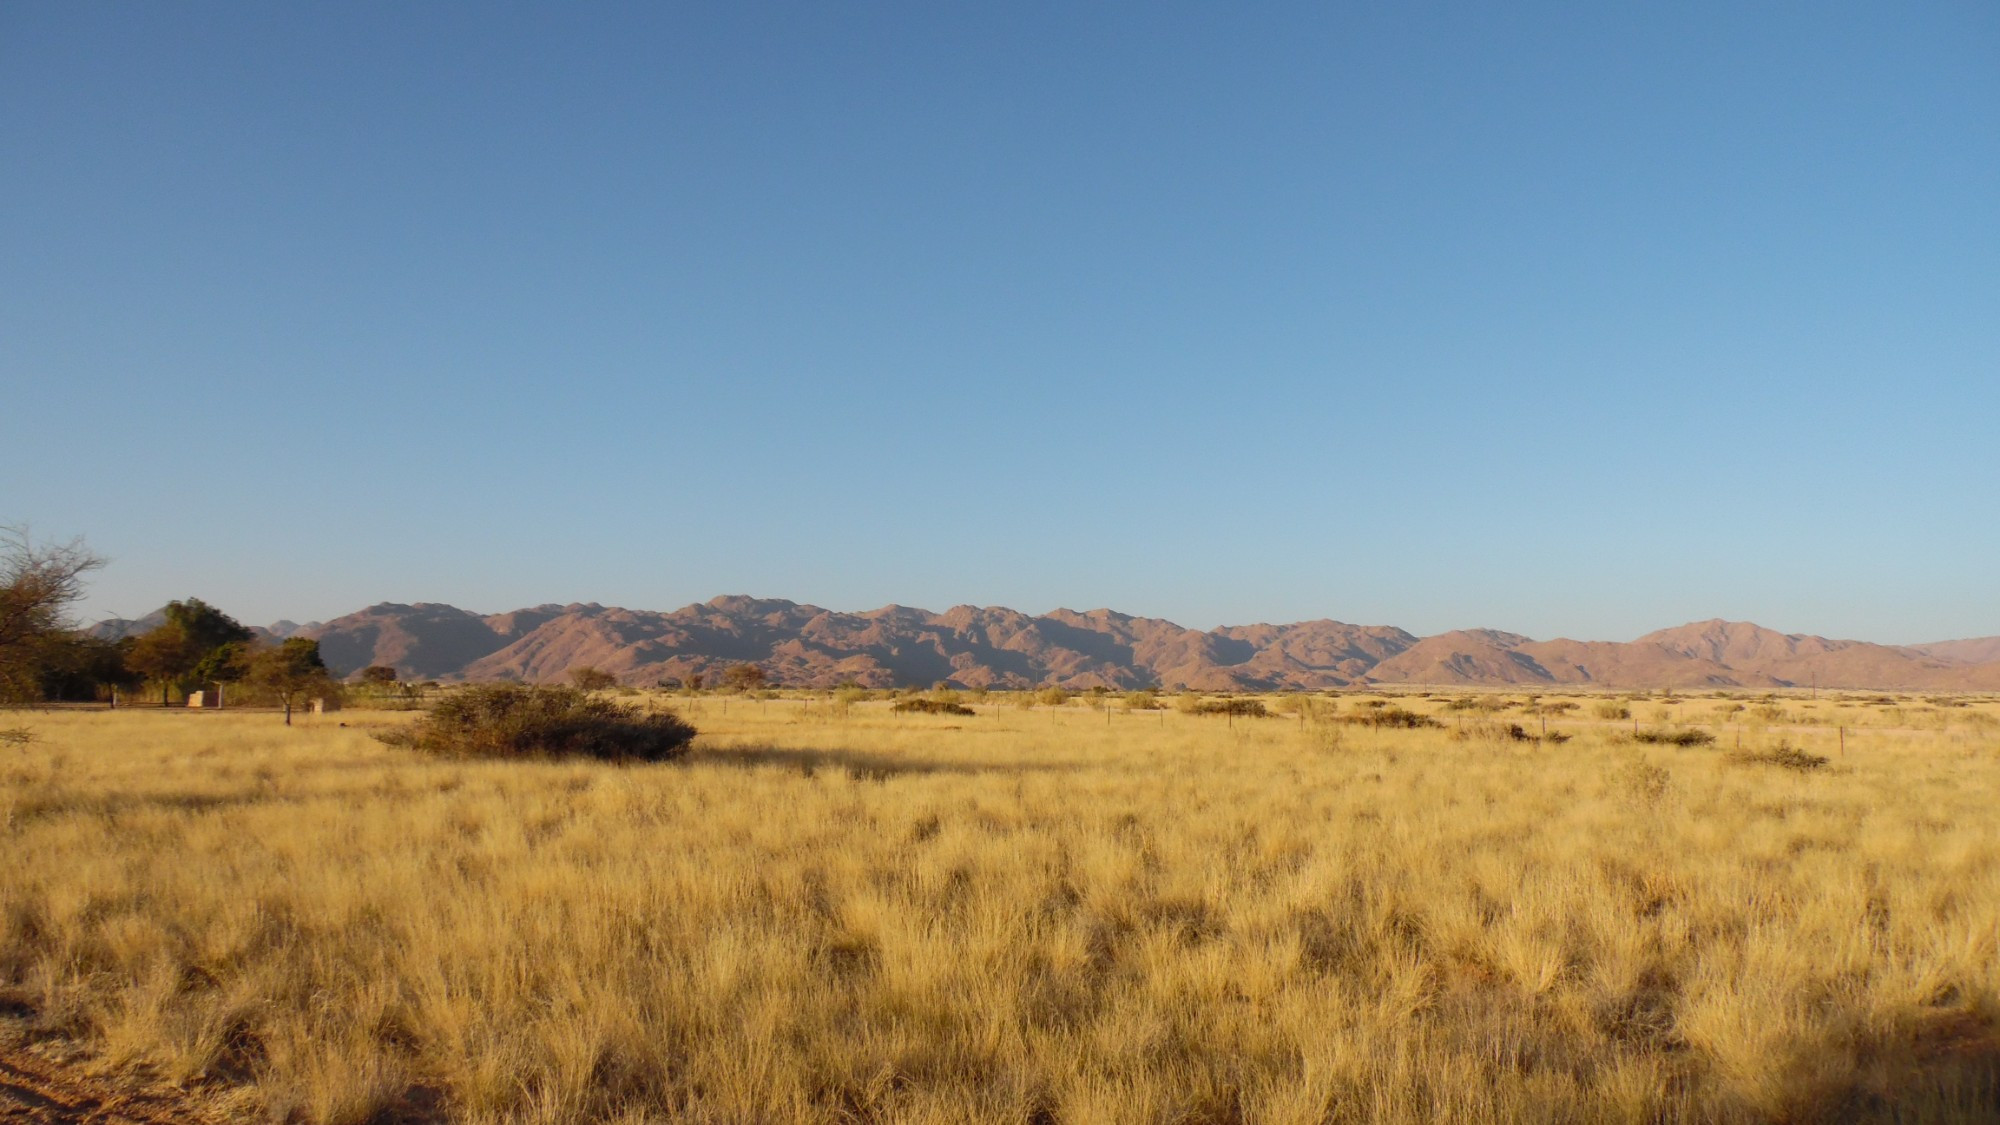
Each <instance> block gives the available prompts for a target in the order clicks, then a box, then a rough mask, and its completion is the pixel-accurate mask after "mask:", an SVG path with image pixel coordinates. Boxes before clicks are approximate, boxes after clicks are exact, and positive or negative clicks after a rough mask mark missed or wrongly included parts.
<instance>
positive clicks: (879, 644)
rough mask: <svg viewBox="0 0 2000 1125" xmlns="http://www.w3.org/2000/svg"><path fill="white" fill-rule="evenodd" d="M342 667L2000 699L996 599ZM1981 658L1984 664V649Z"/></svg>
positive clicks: (493, 642)
mask: <svg viewBox="0 0 2000 1125" xmlns="http://www.w3.org/2000/svg"><path fill="white" fill-rule="evenodd" d="M302 632H303V633H304V634H305V635H309V636H314V637H317V638H318V639H319V641H320V645H321V651H322V653H323V654H324V655H325V657H326V660H327V663H328V664H329V665H331V666H332V667H334V668H337V669H339V670H341V671H343V672H350V673H351V672H353V671H355V670H357V669H359V668H362V667H365V666H367V665H369V664H386V665H389V666H391V667H394V668H396V669H397V670H398V671H399V672H400V673H401V674H402V675H403V676H404V677H406V678H419V679H440V680H523V681H530V682H542V681H551V680H560V679H563V678H565V677H566V676H567V675H568V673H569V671H570V670H571V669H574V668H578V667H582V666H585V665H589V666H593V667H597V668H602V669H604V670H605V671H608V672H611V673H613V674H614V675H616V676H617V677H618V678H619V679H620V680H621V681H623V682H625V683H628V684H640V685H650V684H654V683H658V682H661V681H680V680H683V679H685V678H687V677H689V676H693V675H701V676H705V677H709V678H710V680H711V682H712V681H713V678H714V677H715V676H717V675H719V674H720V673H721V672H722V671H723V670H724V669H726V668H727V667H729V666H730V665H733V664H743V663H754V664H757V665H760V666H761V667H762V668H763V669H764V670H765V671H766V672H767V673H768V674H769V675H770V676H771V678H772V679H773V680H774V681H775V682H778V683H784V684H796V685H800V686H818V687H827V686H832V685H835V684H839V683H847V682H853V683H859V684H863V685H866V686H870V687H889V686H900V685H906V684H918V685H928V684H932V683H936V682H939V681H948V682H951V683H954V684H957V685H959V686H962V687H993V688H1019V687H1032V686H1037V685H1040V684H1048V683H1055V684H1061V685H1064V686H1066V687H1072V688H1087V687H1094V686H1103V687H1108V688H1117V689H1130V688H1138V687H1167V688H1174V687H1182V686H1185V687H1189V688H1196V689H1202V690H1273V689H1305V690H1315V689H1325V688H1337V687H1346V686H1352V685H1359V684H1368V683H1380V684H1435V685H1467V686H1507V685H1520V686H1523V687H1532V686H1536V685H1549V686H1555V685H1597V686H1604V687H1661V688H1722V687H1740V688H1775V687H1788V686H1796V687H1805V686H1811V685H1814V684H1817V685H1818V686H1820V687H1824V688H1869V689H1882V690H1893V689H1902V690H1942V691H1964V690H1974V691H1982V690H1983V691H2000V655H1993V654H2000V640H1996V639H1994V638H1986V639H1978V640H1969V641H1956V642H1939V643H1937V644H1932V645H1915V646H1903V647H1899V646H1891V645H1876V644H1868V643H1866V642H1861V641H1839V640H1828V639H1826V638H1824V637H1814V636H1806V635H1801V634H1785V633H1778V632H1775V631H1773V630H1770V629H1765V628H1762V627H1760V626H1756V625H1751V624H1747V623H1743V622H1726V621H1703V622H1695V623H1693V624H1689V625H1683V626H1680V627H1678V628H1674V629H1663V630H1660V631H1658V632H1655V633H1648V634H1647V635H1646V636H1644V637H1641V638H1639V639H1638V640H1636V641H1631V642H1614V641H1574V640H1566V639H1557V640H1551V641H1537V640H1532V639H1530V638H1528V637H1524V636H1521V635H1519V634H1516V633H1506V632H1501V631H1498V630H1493V629H1469V630H1459V631H1455V632H1450V633H1442V634H1439V635H1437V636H1434V637H1424V638H1418V637H1416V636H1413V635H1412V634H1410V633H1407V632H1405V631H1403V630H1401V629H1396V628H1392V627H1388V626H1364V625H1348V624H1345V623H1342V622H1339V621H1326V620H1321V621H1304V622H1299V623H1296V624H1291V625H1236V626H1228V627H1225V628H1220V629H1213V630H1208V631H1200V630H1195V629H1188V628H1184V627H1182V626H1180V625H1176V624H1174V623H1173V622H1171V621H1165V620H1162V619H1160V618H1151V617H1133V616H1131V615H1129V614H1123V613H1118V612H1116V611H1113V610H1108V609H1094V610H1090V611H1088V612H1077V611H1074V610H1067V609H1059V610H1055V611H1053V612H1050V613H1046V614H1042V615H1040V616H1029V615H1028V614H1024V613H1020V612H1018V611H1016V610H1011V609H1006V608H1004V607H999V606H970V605H961V606H954V607H952V608H951V609H948V610H946V611H944V612H943V613H934V612H931V611H929V610H924V609H914V608H911V607H909V606H900V605H889V606H883V607H882V608H881V609H876V610H869V611H867V612H864V613H841V612H836V611H833V610H827V609H823V608H821V607H819V606H814V605H802V604H800V603H797V602H790V601H784V600H781V599H763V598H749V597H720V598H716V599H714V600H712V601H708V602H703V603H700V604H697V605H690V606H685V607H682V608H681V609H677V610H672V611H669V612H658V611H650V610H632V609H621V608H617V607H610V606H601V605H597V604H594V603H591V604H573V605H564V606H557V605H544V606H537V607H535V608H533V609H522V610H515V611H513V612H511V613H504V614H494V615H490V616H482V615H479V614H474V613H470V612H467V611H465V610H461V609H457V608H455V607H452V606H447V605H437V604H418V605H400V604H396V603H383V604H382V605H377V606H371V607H369V608H368V609H365V610H362V611H360V612H359V613H354V614H349V615H348V616H346V617H342V618H338V619H336V620H333V621H329V622H326V623H325V624H322V625H314V626H309V627H307V628H305V629H304V630H303V631H302ZM1989 657H1990V658H1989Z"/></svg>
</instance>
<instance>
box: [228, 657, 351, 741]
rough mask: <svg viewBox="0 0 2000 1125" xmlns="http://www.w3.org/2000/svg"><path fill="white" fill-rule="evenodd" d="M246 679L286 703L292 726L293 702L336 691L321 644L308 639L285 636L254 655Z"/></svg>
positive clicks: (286, 720) (287, 717)
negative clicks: (314, 694)
mask: <svg viewBox="0 0 2000 1125" xmlns="http://www.w3.org/2000/svg"><path fill="white" fill-rule="evenodd" d="M247 678H248V679H249V681H250V682H251V683H253V684H256V685H257V686H259V687H262V688H265V689H268V690H270V691H272V692H274V693H276V694H277V695H278V697H279V698H280V699H282V700H284V703H285V725H286V726H291V725H292V704H293V703H295V702H297V701H298V700H300V699H303V698H305V697H306V696H308V695H311V694H313V693H315V692H318V693H320V694H322V695H331V694H332V693H333V692H334V691H335V690H336V685H335V684H334V682H333V675H332V673H330V672H328V671H327V670H326V662H325V661H323V660H321V659H320V655H319V642H318V641H315V640H312V639H310V638H308V637H286V638H285V639H284V640H283V641H280V642H279V643H278V644H277V645H275V646H273V647H271V648H266V649H260V650H258V651H257V652H255V653H254V654H252V655H251V657H250V659H249V668H248V675H247Z"/></svg>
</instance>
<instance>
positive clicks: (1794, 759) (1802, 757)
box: [1729, 742, 1832, 773]
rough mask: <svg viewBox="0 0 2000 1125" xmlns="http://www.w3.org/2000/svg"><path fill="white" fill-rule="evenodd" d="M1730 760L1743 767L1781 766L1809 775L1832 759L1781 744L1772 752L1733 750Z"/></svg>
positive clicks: (1771, 750)
mask: <svg viewBox="0 0 2000 1125" xmlns="http://www.w3.org/2000/svg"><path fill="white" fill-rule="evenodd" d="M1729 760H1730V761H1732V762H1735V763H1736V764H1737V765H1743V766H1779V767H1781V768H1783V769H1788V770H1797V771H1799V772H1800V773H1808V772H1810V771H1812V770H1816V769H1819V768H1820V767H1822V766H1824V765H1826V764H1827V762H1829V761H1831V760H1832V759H1829V758H1827V757H1825V756H1823V755H1820V754H1808V753H1806V752H1805V751H1804V750H1795V749H1793V748H1792V747H1790V746H1787V745H1786V744H1784V743H1782V742H1780V743H1778V745H1777V746H1776V747H1774V748H1772V749H1770V750H1733V751H1731V752H1730V754H1729Z"/></svg>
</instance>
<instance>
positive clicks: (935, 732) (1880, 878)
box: [0, 688, 2000, 1125]
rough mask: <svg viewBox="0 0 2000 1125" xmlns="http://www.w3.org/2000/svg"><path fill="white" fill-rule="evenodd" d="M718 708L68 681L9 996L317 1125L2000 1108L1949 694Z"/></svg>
mask: <svg viewBox="0 0 2000 1125" xmlns="http://www.w3.org/2000/svg"><path fill="white" fill-rule="evenodd" d="M555 690H560V691H573V690H574V689H569V688H562V689H555ZM458 694H460V693H458V692H453V693H451V697H456V696H457V695H458ZM593 698H600V697H593ZM1545 698H1546V697H1545ZM1397 700H1398V701H1399V702H1400V703H1402V704H1403V705H1404V706H1407V707H1409V708H1410V709H1412V710H1432V709H1436V708H1437V707H1439V706H1440V704H1441V703H1442V702H1444V701H1443V700H1439V701H1434V702H1431V703H1428V704H1425V703H1420V702H1417V701H1415V700H1414V699H1413V698H1412V697H1410V696H1398V697H1397ZM669 701H670V698H669V697H667V696H663V695H656V696H653V697H652V698H651V699H650V700H649V702H651V703H653V704H655V705H661V704H664V703H667V702H669ZM1266 702H1269V700H1268V699H1267V700H1266ZM725 703H726V704H727V715H726V717H724V716H721V715H719V714H717V713H718V712H720V711H722V709H723V706H724V704H725ZM1690 703H1691V704H1694V705H1699V706H1701V707H1702V708H1703V709H1704V713H1706V708H1707V704H1706V703H1705V702H1704V701H1703V700H1701V699H1690ZM696 705H697V706H700V707H702V708H703V709H704V710H703V716H702V717H701V719H700V720H699V721H700V722H701V724H702V726H703V733H704V738H703V740H702V746H701V748H700V750H699V751H697V752H694V753H691V754H689V755H688V756H687V757H686V758H684V759H683V760H682V762H681V764H679V765H677V766H675V767H674V768H672V769H663V770H656V769H641V770H632V769H603V768H599V767H598V766H596V765H595V764H594V763H590V762H576V761H564V760H538V759H536V758H530V759H528V760H517V761H479V762H471V761H467V760H464V759H461V758H457V757H432V756H427V755H416V754H408V753H400V752H396V751H393V750H389V749H387V748H385V747H383V746H381V745H379V744H378V743H376V742H374V741H373V740H371V739H370V737H369V732H368V731H366V730H362V729H357V727H358V724H357V725H356V727H349V728H347V729H343V728H341V727H339V726H338V725H337V724H334V723H330V722H322V723H318V724H316V725H308V726H302V727H298V728H294V729H293V730H291V731H286V730H284V729H283V728H280V727H278V726H277V724H276V723H274V722H271V721H270V719H269V717H268V716H261V715H246V716H241V717H239V716H235V715H231V714H223V715H210V716H204V717H202V718H201V719H200V720H199V721H189V720H188V719H187V718H186V717H185V715H184V713H183V712H178V711H177V712H171V713H166V714H162V713H161V712H159V711H158V710H145V711H140V710H137V709H133V710H121V711H119V712H116V713H102V712H98V713H84V712H78V711H52V712H49V713H46V714H40V715H37V716H36V718H35V728H36V732H37V735H38V737H37V738H36V739H35V740H34V741H33V742H30V743H27V744H25V745H19V746H12V747H9V748H8V749H7V750H6V752H5V753H4V754H0V826H4V827H0V872H5V873H6V874H5V877H4V878H0V1004H5V1005H6V1007H7V1010H8V1011H9V1012H10V1013H13V1014H14V1015H15V1016H16V1017H17V1018H18V1020H19V1022H21V1023H22V1024H24V1025H25V1026H27V1027H28V1028H29V1029H31V1031H32V1033H33V1034H34V1035H36V1036H42V1037H47V1040H48V1041H49V1042H50V1043H56V1042H58V1041H60V1042H61V1043H62V1044H64V1045H65V1049H71V1048H72V1047H73V1049H75V1050H76V1051H78V1052H80V1053H81V1054H82V1056H83V1057H85V1058H86V1059H87V1060H88V1063H89V1065H90V1066H91V1067H92V1068H93V1069H94V1070H95V1071H96V1072H97V1073H99V1074H102V1075H105V1076H107V1081H115V1080H116V1079H117V1077H118V1076H120V1075H128V1074H135V1073H143V1074H149V1075H152V1076H155V1077H157V1078H158V1079H159V1080H161V1081H164V1082H171V1083H178V1084H183V1085H186V1086H190V1087H195V1086H205V1085H210V1084H217V1085H223V1086H232V1087H234V1088H235V1095H234V1096H240V1097H241V1098H242V1099H244V1101H243V1102H242V1103H241V1107H242V1112H241V1113H240V1114H237V1115H235V1116H234V1117H232V1118H230V1119H235V1120H272V1121H290V1122H295V1123H297V1125H335V1123H341V1125H356V1123H359V1122H366V1121H370V1120H374V1121H414V1120H440V1119H441V1120H453V1121H478V1122H494V1123H498V1122H555V1121H599V1120H602V1121H626V1122H633V1123H636V1122H640V1121H650V1120H661V1119H670V1120H686V1121H705V1122H738V1121H743V1122H751V1121H755V1122H767V1123H770V1125H784V1123H792V1122H799V1123H811V1125H819V1123H828V1125H831V1123H834V1122H884V1123H886V1122H910V1123H918V1122H937V1121H968V1120H982V1121H984V1120H1004V1121H1017V1122H1025V1121H1040V1122H1050V1123H1058V1125H1103V1123H1109V1122H1120V1123H1122V1122H1126V1121H1145V1122H1176V1123H1178V1125H1223V1123H1242V1122H1301V1123H1303V1122H1326V1121H1347V1120H1354V1121H1369V1122H1376V1123H1380V1125H1413V1123H1415V1122H1425V1121H1439V1120H1451V1121H1466V1122H1527V1121H1562V1122H1596V1121H1653V1122H1679V1121H1690V1122H1692V1121H1701V1122H1713V1123H1715V1125H1752V1123H1761V1122H1778V1121H1785V1122H1815V1121H1842V1122H1847V1121H1855V1122H1880V1123H1885V1125H1886V1123H1887V1122H1891V1121H1931V1122H1950V1121H1978V1120H1990V1119H1991V1118H1992V1116H1993V1112H1992V1111H1993V1092H1994V1089H1995V1086H1994V1069H1993V1068H1994V1061H1995V1059H1996V1058H2000V1017H1997V1016H1996V1013H2000V961H1996V959H1995V958H1994V957H1993V956H1992V935H1993V934H1994V932H1995V927H1996V925H2000V905H1996V904H2000V836H1996V833H1995V831H1994V825H1993V820H1992V817H1991V815H1990V810H1991V809H1992V808H1993V806H1994V805H1995V803H1996V802H2000V755H1996V754H1995V753H1993V750H1994V746H1995V744H1994V742H1993V737H1994V735H1993V733H1992V732H1991V731H1990V730H1987V731H1982V730H1980V729H1976V728H1973V727H1971V726H1970V725H1968V723H1967V722H1965V721H1963V720H1962V719H1961V720H1960V721H1956V722H1954V723H1952V724H1951V725H1950V726H1949V727H1944V726H1940V727H1936V728H1924V729H1916V730H1911V729H1896V728H1895V727H1893V726H1892V725H1890V724H1889V723H1888V721H1887V716H1886V715H1884V714H1883V713H1881V712H1879V711H1876V712H1866V713H1853V714H1851V715H1849V716H1848V717H1849V718H1850V719H1851V720H1852V722H1853V723H1854V724H1859V725H1858V726H1854V725H1851V726H1850V729H1849V736H1848V742H1849V754H1848V756H1847V757H1846V758H1843V759H1842V760H1841V761H1840V763H1839V767H1840V768H1832V767H1830V766H1824V765H1822V766H1817V767H1811V769H1812V771H1813V772H1811V773H1810V774H1805V773H1794V772H1792V771H1793V770H1794V769H1798V768H1800V767H1797V766H1790V765H1786V764H1784V763H1783V762H1775V761H1769V754H1770V752H1768V751H1766V752H1763V754H1762V755H1760V756H1759V757H1758V758H1756V759H1754V760H1755V762H1756V764H1759V765H1762V764H1767V762H1768V764H1774V765H1780V766H1782V767H1783V768H1777V769H1765V768H1736V767H1734V766H1732V765H1731V761H1732V759H1731V757H1729V756H1726V755H1723V754H1714V755H1708V754H1678V753H1674V752H1672V751H1670V750H1666V749H1664V748H1658V747H1635V746H1633V745H1632V744H1631V742H1630V740H1629V738H1627V737H1626V732H1625V730H1623V729H1621V728H1617V727H1611V728H1606V727H1603V726H1599V725H1595V724H1580V725H1578V726H1577V727H1576V728H1575V734H1576V737H1575V738H1574V739H1573V740H1572V741H1571V742H1570V743H1569V745H1568V746H1567V747H1566V749H1565V750H1564V752H1562V753H1508V752H1500V753H1496V752H1494V748H1493V746H1492V745H1490V744H1472V743H1465V742H1458V741H1454V739H1453V737H1452V733H1450V732H1441V731H1437V730H1430V729H1403V728H1398V727H1394V726H1385V727H1379V728H1378V727H1374V726H1366V725H1356V724H1351V723H1346V722H1342V723H1339V724H1337V725H1332V724H1323V723H1320V722H1317V721H1314V720H1313V719H1312V718H1311V717H1310V716H1306V715H1302V716H1301V717H1302V718H1303V719H1304V720H1305V721H1299V722H1281V721H1272V722H1261V723H1238V724H1235V729H1234V731H1233V732H1230V733H1226V734H1225V733H1224V732H1223V731H1222V730H1221V724H1209V723H1206V722H1200V721H1196V720H1194V719H1179V718H1176V717H1173V716H1165V717H1163V718H1164V721H1162V722H1157V723H1156V722H1153V721H1150V720H1149V721H1110V722H1107V721H1106V720H1105V718H1104V716H1102V715H1098V714H1095V713H1084V712H1081V711H1079V710H1078V709H1075V708H1065V709H1058V710H1037V711H1030V712H1021V713H1015V712H1011V711H1010V712H1009V713H1008V714H1007V715H1005V716H1004V717H1002V719H1001V720H1000V724H999V725H998V726H995V725H993V724H988V723H980V724H971V723H967V724H965V727H966V729H964V730H954V729H951V728H952V727H954V726H955V725H956V724H951V723H918V722H909V723H900V722H875V723H843V722H838V721H835V720H834V718H833V717H832V716H830V715H827V714H826V712H827V708H825V707H824V706H822V705H821V700H820V699H819V698H813V699H810V700H808V699H806V698H800V697H796V696H788V697H787V698H785V699H781V700H774V701H772V702H771V703H769V704H768V705H766V706H758V707H747V706H740V705H738V704H737V703H736V702H735V701H734V700H728V701H724V700H705V701H700V702H698V703H697V704H696ZM883 707H884V710H885V711H886V707H887V705H886V704H884V705H883ZM1390 709H1391V707H1389V706H1387V705H1385V706H1378V707H1373V708H1355V707H1352V706H1348V705H1345V704H1344V706H1343V711H1345V712H1348V713H1353V712H1356V711H1374V712H1381V711H1387V710H1390ZM1967 711H1968V712H1969V713H1972V714H1978V713H1982V712H1983V713H2000V705H1996V704H1995V703H1994V702H1992V701H1987V700H1980V701H1977V702H1975V704H1974V706H1973V707H1972V708H1970V709H1967ZM711 716H714V717H713V718H711ZM1516 717H1518V716H1516ZM416 720H417V717H416V716H410V715H397V714H379V715H377V714H371V715H370V716H368V718H367V720H366V721H367V723H368V724H369V725H370V727H371V728H383V729H395V728H411V729H414V728H415V725H416ZM1454 725H1456V724H1454ZM1463 725H1464V726H1465V727H1468V728H1470V727H1474V726H1476V725H1478V724H1477V723H1476V722H1475V720H1474V719H1473V718H1472V717H1471V716H1467V717H1466V721H1465V723H1464V724H1463ZM1496 725H1499V724H1498V721H1497V720H1496ZM1509 725H1518V726H1522V727H1523V728H1524V730H1523V733H1527V732H1528V731H1532V730H1533V729H1534V726H1535V724H1533V723H1532V722H1526V721H1523V722H1521V723H1517V724H1509ZM1499 729H1502V730H1504V729H1506V727H1505V726H1500V728H1499ZM1857 729H1865V730H1867V731H1868V733H1867V734H1866V735H1864V736H1861V737H1858V738H1857V736H1856V734H1855V731H1856V730H1857ZM1329 730H1331V731H1334V732H1336V733H1337V734H1339V735H1340V736H1342V737H1343V738H1344V742H1343V743H1340V744H1337V745H1338V750H1339V752H1338V753H1315V752H1313V749H1314V748H1315V747H1316V746H1318V745H1319V744H1318V743H1316V742H1315V741H1314V740H1315V738H1316V737H1317V736H1318V735H1320V734H1321V733H1323V732H1326V731H1329ZM1755 736H1756V739H1757V740H1758V741H1759V742H1760V743H1761V742H1763V741H1765V740H1766V738H1767V735H1766V734H1765V732H1755ZM1806 737H1807V738H1810V739H1811V741H1810V742H1807V743H1806V749H1805V750H1800V751H1797V753H1799V754H1801V755H1806V756H1808V757H1812V758H1818V757H1819V756H1820V755H1819V754H1818V753H1812V754H1809V755H1807V754H1806V751H1807V750H1815V751H1823V750H1825V749H1826V748H1827V747H1829V746H1830V745H1831V744H1832V740H1833V738H1834V735H1833V732H1832V731H1831V730H1825V731H1814V732H1810V733H1809V734H1808V735H1807V736H1806ZM1771 741H1775V739H1772V740H1771ZM1794 741H1798V739H1794ZM1786 749H1789V748H1786ZM1662 763H1665V764H1662ZM1669 766H1671V769H1669V768H1668V767H1669ZM1808 777H1809V781H1803V780H1802V779H1804V778H1808Z"/></svg>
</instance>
